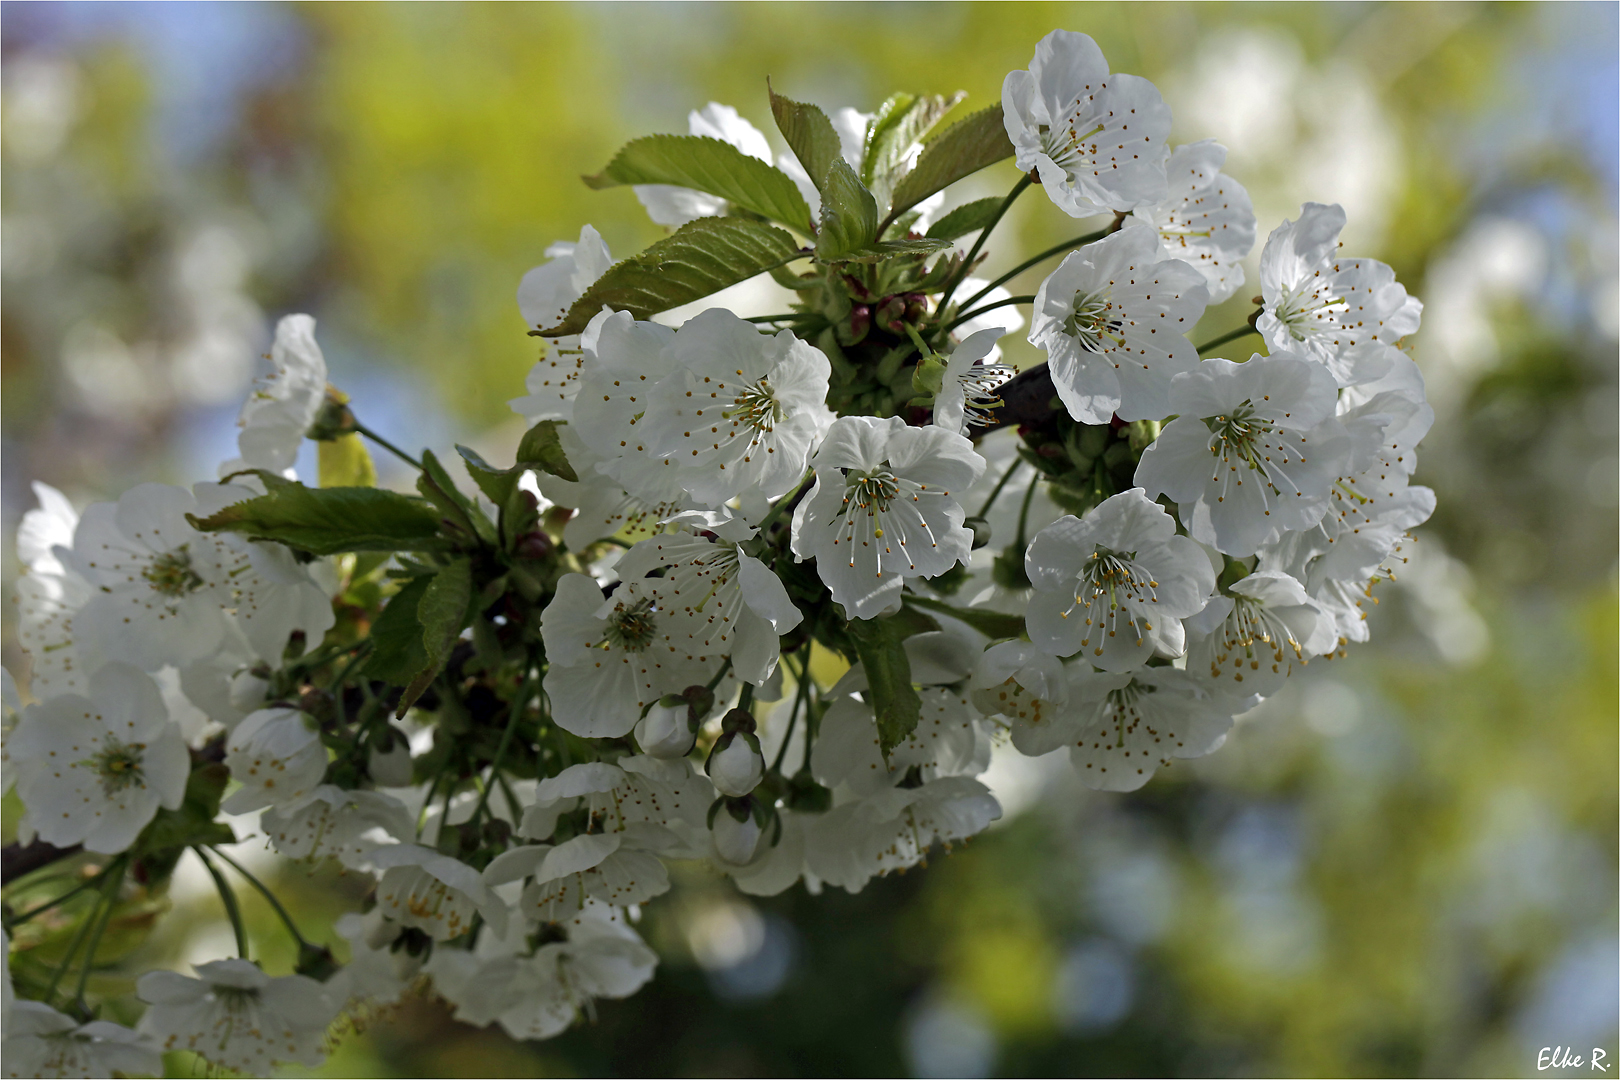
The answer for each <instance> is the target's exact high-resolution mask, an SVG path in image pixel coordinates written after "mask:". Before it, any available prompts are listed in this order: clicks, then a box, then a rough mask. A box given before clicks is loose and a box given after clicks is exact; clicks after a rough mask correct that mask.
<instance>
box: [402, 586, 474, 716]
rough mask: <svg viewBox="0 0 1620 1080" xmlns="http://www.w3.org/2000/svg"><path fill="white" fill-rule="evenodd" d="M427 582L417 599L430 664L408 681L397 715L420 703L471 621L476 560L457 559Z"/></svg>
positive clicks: (424, 652)
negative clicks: (470, 609)
mask: <svg viewBox="0 0 1620 1080" xmlns="http://www.w3.org/2000/svg"><path fill="white" fill-rule="evenodd" d="M425 580H426V581H427V586H426V588H424V589H423V590H422V598H421V600H420V601H418V603H417V609H416V620H417V622H419V623H420V624H421V627H422V653H423V655H424V656H426V657H427V664H426V665H425V666H424V667H423V668H422V669H421V670H420V671H418V672H417V673H416V674H415V676H413V677H412V679H411V681H410V682H409V683H408V684H406V687H405V692H404V693H403V694H401V695H400V697H399V706H398V708H397V709H396V710H395V712H394V715H395V716H396V717H402V716H404V715H405V713H406V712H407V711H408V710H409V709H410V707H411V706H412V705H414V704H416V699H417V698H419V697H421V696H422V691H424V690H426V689H427V688H428V686H429V685H430V684H431V683H432V682H433V679H434V676H436V675H438V673H439V669H440V668H442V667H443V666H444V662H445V660H446V659H447V658H448V657H449V656H450V650H451V649H453V648H454V647H455V644H456V641H457V639H458V638H460V636H461V628H462V627H463V626H465V625H467V606H468V604H469V603H470V602H471V600H472V562H471V561H470V560H468V559H457V560H456V561H454V562H452V563H449V564H447V565H446V566H445V567H444V569H442V570H440V571H439V572H438V573H437V574H434V575H433V576H432V577H431V578H427V579H425Z"/></svg>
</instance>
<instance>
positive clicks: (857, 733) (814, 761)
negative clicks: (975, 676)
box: [810, 673, 990, 796]
mask: <svg viewBox="0 0 1620 1080" xmlns="http://www.w3.org/2000/svg"><path fill="white" fill-rule="evenodd" d="M914 674H915V673H914ZM917 696H918V698H919V699H920V700H921V703H922V707H921V710H920V711H919V713H918V717H917V726H916V727H915V728H913V729H912V730H911V733H910V734H908V735H907V736H906V738H905V739H904V740H902V741H901V742H900V744H899V745H898V746H896V747H894V749H892V750H891V751H889V755H888V758H887V759H885V758H884V756H883V753H882V750H881V747H880V744H879V741H878V730H877V721H876V720H875V718H874V716H873V713H872V706H871V705H869V704H867V703H866V702H864V701H862V700H861V699H859V698H856V697H841V698H838V699H837V700H835V701H834V702H833V703H832V705H831V706H829V707H828V709H827V711H826V713H825V715H824V716H823V717H822V721H821V728H820V730H819V732H818V733H817V736H816V742H815V746H814V747H813V748H812V749H811V752H810V768H811V771H812V773H813V774H814V775H815V777H816V780H817V781H818V782H820V783H821V784H824V785H825V786H827V787H832V788H836V787H837V786H838V785H840V784H848V785H849V790H850V791H852V792H854V793H855V794H857V795H861V796H868V795H872V794H875V793H877V792H879V791H881V790H883V789H885V788H889V787H893V786H894V785H896V784H899V783H902V782H905V781H906V780H907V778H908V777H911V776H912V770H913V769H915V770H916V774H915V779H920V780H922V781H924V782H926V781H929V780H934V779H936V778H938V777H942V776H977V775H979V774H980V773H982V772H984V770H985V769H986V768H988V767H989V765H990V738H989V734H988V733H987V732H986V731H985V730H984V728H983V726H982V725H981V724H980V721H979V712H978V710H977V709H975V708H974V707H973V706H972V704H971V702H970V701H969V699H968V695H967V694H966V693H965V692H962V691H957V690H954V689H951V688H948V687H940V686H925V687H922V688H921V689H920V690H918V691H917Z"/></svg>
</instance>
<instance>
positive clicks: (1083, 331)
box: [1029, 226, 1209, 424]
mask: <svg viewBox="0 0 1620 1080" xmlns="http://www.w3.org/2000/svg"><path fill="white" fill-rule="evenodd" d="M1208 298H1209V293H1208V290H1207V289H1206V288H1205V286H1204V279H1203V276H1202V275H1201V274H1199V272H1198V271H1197V270H1195V269H1193V268H1192V267H1191V266H1189V265H1188V264H1187V263H1184V262H1181V261H1180V260H1178V259H1166V258H1165V257H1164V255H1163V252H1162V251H1161V250H1160V245H1159V237H1158V234H1157V233H1156V232H1154V231H1153V230H1151V229H1149V228H1147V227H1145V226H1137V227H1135V228H1128V229H1121V230H1120V231H1118V232H1116V233H1114V234H1112V235H1111V236H1106V237H1104V238H1103V239H1101V240H1098V241H1096V242H1095V243H1092V244H1087V245H1086V246H1085V247H1083V248H1081V249H1079V250H1078V251H1072V252H1070V253H1069V254H1068V255H1067V256H1065V257H1064V259H1063V262H1061V263H1060V264H1058V268H1057V269H1056V270H1054V271H1052V274H1051V276H1050V277H1048V278H1047V279H1046V280H1045V281H1043V282H1041V287H1040V289H1039V291H1038V292H1037V293H1036V294H1035V309H1034V314H1033V316H1032V317H1031V321H1030V329H1029V340H1030V342H1031V343H1032V344H1034V345H1038V346H1040V347H1041V348H1042V349H1044V350H1045V351H1046V356H1047V362H1048V364H1049V365H1050V366H1051V372H1052V384H1053V385H1054V386H1055V387H1056V388H1057V392H1058V396H1059V397H1060V398H1062V399H1063V404H1064V406H1065V407H1066V408H1067V409H1068V410H1069V415H1070V416H1073V417H1074V418H1075V419H1076V420H1079V421H1080V422H1081V423H1085V424H1106V423H1108V422H1109V421H1110V420H1111V419H1112V418H1113V416H1114V415H1115V414H1118V416H1119V418H1120V419H1121V420H1145V419H1158V418H1160V417H1162V416H1165V415H1167V414H1168V413H1169V412H1170V411H1171V410H1170V408H1169V390H1170V380H1171V379H1172V378H1174V377H1175V376H1177V375H1179V374H1181V373H1183V372H1186V371H1191V370H1192V369H1193V368H1195V367H1197V366H1198V350H1197V349H1196V348H1194V347H1193V344H1192V342H1190V341H1188V340H1187V338H1186V333H1187V331H1189V330H1191V329H1192V327H1193V325H1194V324H1195V323H1196V322H1197V321H1198V319H1199V317H1200V316H1202V315H1203V313H1204V306H1205V304H1206V303H1207V301H1208Z"/></svg>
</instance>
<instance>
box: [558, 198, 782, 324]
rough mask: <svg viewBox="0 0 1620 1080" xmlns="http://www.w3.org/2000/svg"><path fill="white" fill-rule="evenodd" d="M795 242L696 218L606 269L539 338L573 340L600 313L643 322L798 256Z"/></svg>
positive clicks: (757, 228)
mask: <svg viewBox="0 0 1620 1080" xmlns="http://www.w3.org/2000/svg"><path fill="white" fill-rule="evenodd" d="M801 254H802V253H801V251H800V249H799V245H798V242H797V241H795V240H794V239H793V237H792V236H790V235H788V234H787V233H785V232H783V231H782V230H781V229H778V228H775V227H774V226H771V225H766V224H765V223H764V222H760V221H750V220H748V219H747V218H736V217H726V218H715V217H709V218H698V219H697V220H696V221H690V222H687V223H686V224H685V225H682V226H681V227H680V228H679V229H677V230H675V232H674V233H672V234H670V235H669V236H666V237H664V239H662V240H659V241H658V242H657V243H655V244H653V245H652V246H650V247H648V248H647V250H645V251H643V252H642V253H641V254H639V255H635V256H632V257H631V258H628V259H626V260H624V261H623V262H621V263H616V264H614V265H613V266H611V267H609V268H608V272H607V273H605V274H603V275H602V276H601V277H600V278H598V279H597V280H596V282H595V284H593V285H592V286H591V287H590V288H588V289H586V290H585V295H583V296H581V297H580V298H579V299H578V300H576V301H574V306H573V307H571V308H569V309H568V316H567V317H566V318H565V319H563V321H562V322H560V323H558V324H557V325H556V326H553V327H551V328H549V329H547V330H542V331H541V334H542V335H544V336H546V337H560V336H562V335H564V334H577V333H579V332H580V331H581V330H584V329H585V324H586V323H588V322H590V321H591V319H592V318H594V317H595V316H596V313H597V312H599V311H601V310H602V307H603V305H604V304H605V305H606V306H608V307H610V308H612V309H614V310H615V311H628V312H629V313H630V314H631V315H633V316H634V317H635V318H637V319H645V318H648V317H650V316H652V315H655V314H657V313H658V312H660V311H668V310H669V309H670V308H672V307H679V306H680V305H682V304H689V303H691V302H692V301H693V300H701V299H702V298H703V297H705V296H709V295H711V294H713V293H717V292H719V291H720V290H721V289H724V288H726V287H727V286H728V285H735V284H737V282H739V281H747V280H748V279H749V278H751V277H753V276H754V275H756V274H761V273H764V272H765V271H767V270H771V269H774V268H775V267H778V266H783V265H785V264H787V263H790V262H792V261H793V260H794V259H797V258H799V257H800V256H801Z"/></svg>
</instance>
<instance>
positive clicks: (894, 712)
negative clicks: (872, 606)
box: [849, 618, 922, 758]
mask: <svg viewBox="0 0 1620 1080" xmlns="http://www.w3.org/2000/svg"><path fill="white" fill-rule="evenodd" d="M910 629H911V628H910V625H909V621H907V620H896V619H892V618H879V619H851V620H850V621H849V636H850V639H851V640H852V641H854V643H855V654H856V656H858V657H859V658H860V661H861V667H863V668H865V669H866V680H867V684H868V686H869V693H870V695H871V705H872V712H873V714H874V715H875V716H876V718H877V729H878V745H879V746H880V747H882V750H883V756H884V757H885V758H887V757H888V756H889V751H890V750H893V749H894V748H895V747H896V746H899V745H900V744H901V743H903V742H905V741H906V739H907V737H908V736H910V735H911V733H912V732H913V731H915V730H916V728H917V719H918V717H919V716H921V715H922V699H921V698H920V697H918V695H917V689H916V687H914V686H912V685H911V661H910V660H909V659H908V658H907V657H906V650H905V645H904V642H905V638H906V637H907V636H908V630H910ZM911 632H915V631H911Z"/></svg>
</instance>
